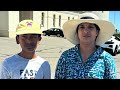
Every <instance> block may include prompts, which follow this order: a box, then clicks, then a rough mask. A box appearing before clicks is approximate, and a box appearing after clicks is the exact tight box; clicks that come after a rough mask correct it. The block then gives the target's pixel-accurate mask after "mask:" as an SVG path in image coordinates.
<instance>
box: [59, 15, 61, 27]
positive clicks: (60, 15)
mask: <svg viewBox="0 0 120 90" xmlns="http://www.w3.org/2000/svg"><path fill="white" fill-rule="evenodd" d="M59 26H60V27H61V15H59Z"/></svg>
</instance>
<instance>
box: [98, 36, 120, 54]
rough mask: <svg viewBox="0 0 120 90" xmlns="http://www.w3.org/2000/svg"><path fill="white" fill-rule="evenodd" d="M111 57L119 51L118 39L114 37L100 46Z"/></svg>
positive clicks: (119, 39) (119, 40) (119, 42)
mask: <svg viewBox="0 0 120 90" xmlns="http://www.w3.org/2000/svg"><path fill="white" fill-rule="evenodd" d="M100 46H101V47H103V48H104V49H105V50H106V51H107V52H109V53H110V54H111V55H113V56H115V55H117V54H118V53H119V49H120V38H119V37H116V36H112V37H111V38H110V39H109V40H108V41H106V42H105V43H104V44H102V45H100Z"/></svg>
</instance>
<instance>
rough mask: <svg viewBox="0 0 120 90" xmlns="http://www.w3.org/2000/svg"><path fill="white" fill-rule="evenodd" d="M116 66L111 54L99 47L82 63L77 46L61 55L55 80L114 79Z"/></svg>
mask: <svg viewBox="0 0 120 90" xmlns="http://www.w3.org/2000/svg"><path fill="white" fill-rule="evenodd" d="M116 77H117V76H116V66H115V61H114V58H113V57H112V55H111V54H109V53H108V52H106V51H104V50H103V49H102V48H101V47H98V48H97V50H96V51H95V52H94V53H93V54H92V55H91V56H90V57H89V58H88V59H87V61H86V62H85V63H83V61H82V58H81V54H80V51H79V44H78V45H76V46H75V47H73V48H70V49H69V50H66V51H64V52H63V53H62V55H61V57H60V58H59V60H58V63H57V66H56V71H55V79H116Z"/></svg>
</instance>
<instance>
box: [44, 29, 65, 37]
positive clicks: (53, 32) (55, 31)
mask: <svg viewBox="0 0 120 90" xmlns="http://www.w3.org/2000/svg"><path fill="white" fill-rule="evenodd" d="M42 33H43V35H44V36H46V35H48V36H50V35H56V36H57V37H60V36H62V37H64V34H63V31H62V29H59V28H50V29H48V30H44V31H42Z"/></svg>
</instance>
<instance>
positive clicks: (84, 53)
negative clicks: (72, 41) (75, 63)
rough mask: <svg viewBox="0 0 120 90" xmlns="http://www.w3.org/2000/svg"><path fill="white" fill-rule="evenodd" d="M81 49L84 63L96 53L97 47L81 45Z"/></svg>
mask: <svg viewBox="0 0 120 90" xmlns="http://www.w3.org/2000/svg"><path fill="white" fill-rule="evenodd" d="M79 47H80V49H79V50H80V52H81V56H82V59H83V61H84V62H85V61H86V60H87V59H88V58H89V57H90V55H91V54H92V53H94V52H95V51H96V46H95V45H80V46H79Z"/></svg>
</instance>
